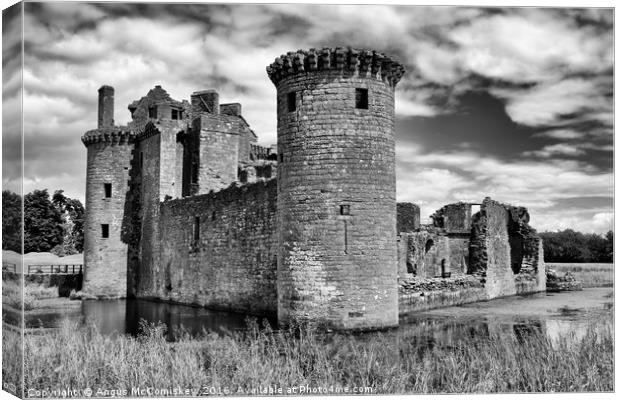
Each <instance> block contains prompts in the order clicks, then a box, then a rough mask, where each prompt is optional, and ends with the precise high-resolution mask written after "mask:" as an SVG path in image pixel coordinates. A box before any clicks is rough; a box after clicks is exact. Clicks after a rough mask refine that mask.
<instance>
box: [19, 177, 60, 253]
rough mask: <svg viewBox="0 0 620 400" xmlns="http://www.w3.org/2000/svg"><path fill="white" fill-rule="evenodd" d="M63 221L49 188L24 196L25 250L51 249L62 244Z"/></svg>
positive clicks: (39, 250)
mask: <svg viewBox="0 0 620 400" xmlns="http://www.w3.org/2000/svg"><path fill="white" fill-rule="evenodd" d="M63 223H64V221H63V218H62V213H61V211H60V210H59V209H58V208H57V207H56V206H55V205H54V203H53V202H52V201H51V200H50V196H49V194H48V193H47V189H44V190H34V191H32V192H31V193H28V194H27V195H26V196H24V251H25V252H26V253H28V252H32V251H37V252H43V251H50V250H52V249H53V248H54V247H55V246H57V245H59V244H62V242H63V233H64V232H63V231H64V230H63Z"/></svg>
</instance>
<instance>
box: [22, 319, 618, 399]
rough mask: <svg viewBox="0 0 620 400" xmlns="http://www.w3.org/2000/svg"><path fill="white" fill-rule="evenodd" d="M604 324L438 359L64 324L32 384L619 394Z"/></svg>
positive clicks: (417, 351) (509, 339) (378, 346)
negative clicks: (173, 338) (169, 338)
mask: <svg viewBox="0 0 620 400" xmlns="http://www.w3.org/2000/svg"><path fill="white" fill-rule="evenodd" d="M597 324H598V325H592V326H591V327H590V329H589V330H588V333H587V334H586V335H585V337H583V338H582V339H576V338H575V337H574V336H572V335H567V336H563V337H560V339H559V340H558V341H557V342H553V343H552V342H551V341H550V340H549V339H548V337H547V336H546V335H545V334H544V333H542V332H538V333H536V334H531V335H529V336H527V338H526V340H525V341H524V339H523V336H518V335H515V334H514V333H510V332H512V330H510V332H507V331H505V330H499V331H498V332H496V333H494V334H488V335H476V336H474V337H470V336H467V335H465V337H463V338H459V339H457V341H456V342H455V343H451V344H450V346H443V347H442V346H434V347H433V348H431V349H429V348H428V347H427V345H426V344H421V343H420V342H419V341H417V340H415V339H416V338H415V335H414V336H410V337H407V336H406V333H402V332H401V333H399V331H388V332H383V333H372V334H365V335H353V334H325V333H320V332H317V331H315V330H313V329H309V328H304V329H290V330H283V331H272V330H271V329H270V328H269V327H263V328H261V329H259V327H258V326H257V325H256V324H252V325H251V328H250V329H249V330H248V331H246V332H244V333H236V334H233V335H231V336H218V335H215V334H205V335H203V336H200V337H197V338H192V337H190V336H189V335H187V334H185V335H182V336H181V337H180V339H179V340H178V341H177V342H174V343H169V342H166V341H165V339H164V330H165V326H163V325H144V326H143V333H142V334H141V335H140V336H139V337H135V338H134V337H130V336H124V335H118V336H115V337H110V336H104V335H101V334H99V333H98V332H97V330H96V329H95V328H94V327H92V326H90V327H84V326H78V325H76V324H75V323H71V322H68V321H65V322H64V323H63V325H62V327H61V328H60V329H59V330H57V331H53V332H48V333H44V334H36V335H35V334H33V335H26V337H25V384H26V388H45V387H66V386H70V387H73V388H85V387H90V388H93V390H94V391H96V388H115V389H121V390H123V389H124V390H128V391H129V395H131V388H132V387H156V388H170V387H180V388H187V389H193V390H198V389H199V388H200V387H203V386H206V387H219V388H221V390H225V389H224V388H229V390H231V393H232V394H237V395H239V394H242V393H243V394H248V393H251V391H252V389H253V388H258V387H260V386H262V387H268V386H278V387H282V388H284V391H285V393H286V390H287V389H286V388H288V387H299V386H304V387H305V386H306V385H308V386H309V387H326V388H329V387H330V386H333V387H344V386H348V387H350V388H353V387H370V388H372V393H373V394H381V393H394V394H398V393H442V392H443V393H488V392H551V391H556V392H559V391H568V392H573V391H613V389H614V387H613V354H614V352H613V328H612V325H611V322H610V321H607V322H598V323H597ZM517 336H518V337H517ZM575 341H577V342H578V343H575ZM239 388H241V389H243V392H239V393H238V392H237V390H238V389H239ZM94 395H96V393H93V396H94Z"/></svg>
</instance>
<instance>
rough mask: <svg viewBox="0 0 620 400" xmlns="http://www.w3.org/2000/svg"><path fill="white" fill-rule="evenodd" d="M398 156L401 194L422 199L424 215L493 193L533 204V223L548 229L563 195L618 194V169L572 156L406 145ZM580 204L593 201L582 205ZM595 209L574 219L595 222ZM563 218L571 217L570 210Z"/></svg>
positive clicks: (499, 197)
mask: <svg viewBox="0 0 620 400" xmlns="http://www.w3.org/2000/svg"><path fill="white" fill-rule="evenodd" d="M396 155H397V169H396V173H397V199H398V201H410V202H414V203H419V204H420V206H421V217H422V218H423V219H425V218H428V216H429V215H430V214H431V213H433V212H434V211H435V210H436V209H438V208H439V207H440V206H442V205H445V204H449V203H452V202H458V201H466V202H480V201H482V199H483V198H484V197H486V196H490V197H492V198H493V199H495V200H499V201H502V202H506V203H511V204H515V205H521V206H525V207H528V208H529V209H530V214H532V220H533V221H535V223H534V222H533V226H534V227H536V228H537V229H539V230H548V229H554V228H555V227H556V225H554V223H552V222H553V221H557V219H558V217H557V214H558V209H556V208H554V206H555V205H556V204H557V203H558V202H559V201H561V200H562V199H572V198H582V197H588V196H609V195H610V194H611V193H613V173H611V172H609V173H600V172H598V171H597V170H596V169H595V168H592V167H589V166H587V165H585V164H584V163H581V162H577V161H572V160H560V159H546V160H541V161H536V160H524V159H518V160H513V161H506V160H500V159H497V158H495V157H493V156H489V155H484V154H480V153H477V152H474V151H471V150H463V151H459V152H452V153H450V152H429V151H427V150H425V149H423V148H422V147H420V146H418V145H405V144H399V145H398V147H397V151H396ZM609 208H610V207H609V206H607V207H605V210H609ZM564 209H565V207H561V208H560V210H564ZM580 209H581V210H582V211H583V210H586V209H587V206H586V205H585V204H582V205H580ZM561 212H562V211H560V213H561ZM574 214H575V212H574V211H573V212H571V215H574ZM591 214H592V213H591V212H590V215H588V216H585V217H581V218H577V219H572V220H570V221H571V222H572V223H574V225H573V226H574V227H576V228H577V229H578V227H579V225H581V224H585V225H584V226H590V222H589V220H590V219H591V218H592V215H591ZM534 216H536V217H535V218H534ZM562 218H563V219H564V220H566V215H563V216H562ZM578 221H579V222H578ZM558 226H559V225H558ZM592 226H594V225H592ZM588 229H590V228H588Z"/></svg>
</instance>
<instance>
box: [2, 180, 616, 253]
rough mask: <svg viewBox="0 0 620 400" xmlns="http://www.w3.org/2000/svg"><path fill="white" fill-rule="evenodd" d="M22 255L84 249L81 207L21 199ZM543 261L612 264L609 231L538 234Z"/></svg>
mask: <svg viewBox="0 0 620 400" xmlns="http://www.w3.org/2000/svg"><path fill="white" fill-rule="evenodd" d="M21 222H22V221H21V198H20V196H19V195H18V194H16V193H13V192H11V191H8V190H4V191H2V248H3V249H6V250H13V251H16V252H18V253H19V252H21V250H22V248H21V246H22V243H21V242H22V240H21ZM24 224H25V225H24V252H26V253H29V252H33V251H35V252H45V251H49V252H52V253H54V254H56V255H59V256H64V255H69V254H75V253H81V252H82V251H83V250H84V206H83V205H82V203H81V202H80V201H79V200H77V199H72V198H70V197H67V196H65V195H64V192H63V191H62V190H56V191H55V192H54V194H53V195H52V196H50V195H49V193H48V192H47V189H44V190H34V191H32V192H30V193H28V194H27V195H25V196H24ZM539 235H540V237H541V238H542V239H543V247H544V251H545V261H548V262H567V263H576V262H582V263H584V262H593V263H594V262H600V263H608V262H613V244H614V233H613V231H609V232H607V233H606V234H605V235H598V234H595V233H581V232H577V231H574V230H572V229H565V230H563V231H558V232H542V233H540V234H539Z"/></svg>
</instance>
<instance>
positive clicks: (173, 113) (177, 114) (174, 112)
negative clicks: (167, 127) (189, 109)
mask: <svg viewBox="0 0 620 400" xmlns="http://www.w3.org/2000/svg"><path fill="white" fill-rule="evenodd" d="M172 119H179V110H175V109H174V108H173V109H172Z"/></svg>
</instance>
